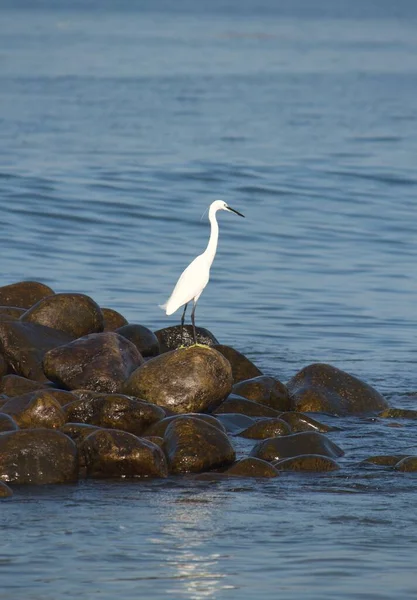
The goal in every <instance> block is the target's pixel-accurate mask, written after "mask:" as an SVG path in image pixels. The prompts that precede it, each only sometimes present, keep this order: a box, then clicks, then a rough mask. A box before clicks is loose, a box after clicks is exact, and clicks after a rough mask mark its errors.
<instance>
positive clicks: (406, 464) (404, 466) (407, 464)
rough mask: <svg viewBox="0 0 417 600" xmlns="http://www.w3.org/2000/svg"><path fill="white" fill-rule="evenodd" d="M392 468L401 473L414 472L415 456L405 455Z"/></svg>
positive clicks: (416, 464)
mask: <svg viewBox="0 0 417 600" xmlns="http://www.w3.org/2000/svg"><path fill="white" fill-rule="evenodd" d="M394 469H395V470H396V471H402V472H403V473H415V472H416V471H417V456H406V457H405V458H403V459H402V460H400V461H399V462H398V463H397V464H396V465H395V467H394Z"/></svg>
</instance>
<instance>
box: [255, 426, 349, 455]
mask: <svg viewBox="0 0 417 600" xmlns="http://www.w3.org/2000/svg"><path fill="white" fill-rule="evenodd" d="M302 454H319V455H320V456H330V457H331V458H337V457H338V456H343V454H344V452H343V450H342V449H341V448H339V446H337V445H336V444H335V443H334V442H332V441H330V440H329V439H328V438H327V437H326V436H325V435H323V434H321V433H315V432H313V431H304V432H303V433H293V434H291V435H284V436H282V437H274V438H268V439H266V440H262V441H261V442H258V443H257V444H256V445H255V446H254V447H253V448H252V452H251V453H250V455H251V456H256V457H257V458H262V459H263V460H267V461H268V462H273V461H275V460H280V459H281V458H290V457H292V456H300V455H302Z"/></svg>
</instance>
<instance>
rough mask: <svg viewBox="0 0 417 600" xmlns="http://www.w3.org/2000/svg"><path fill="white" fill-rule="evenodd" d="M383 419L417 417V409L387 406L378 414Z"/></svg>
mask: <svg viewBox="0 0 417 600" xmlns="http://www.w3.org/2000/svg"><path fill="white" fill-rule="evenodd" d="M378 417H380V418H381V419H417V410H412V409H405V408H387V409H386V410H383V411H382V412H380V413H379V414H378Z"/></svg>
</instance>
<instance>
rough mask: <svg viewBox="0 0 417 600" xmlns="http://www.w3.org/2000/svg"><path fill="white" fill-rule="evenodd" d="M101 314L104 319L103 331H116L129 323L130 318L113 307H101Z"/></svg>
mask: <svg viewBox="0 0 417 600" xmlns="http://www.w3.org/2000/svg"><path fill="white" fill-rule="evenodd" d="M101 314H102V315H103V319H104V326H103V331H116V329H118V328H119V327H123V325H127V324H128V320H127V319H125V317H124V316H123V315H121V314H120V313H119V312H117V310H113V309H112V308H101Z"/></svg>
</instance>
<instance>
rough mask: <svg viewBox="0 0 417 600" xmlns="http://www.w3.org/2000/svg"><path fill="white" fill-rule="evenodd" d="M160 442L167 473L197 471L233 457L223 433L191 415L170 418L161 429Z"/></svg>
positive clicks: (229, 462)
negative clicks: (165, 458)
mask: <svg viewBox="0 0 417 600" xmlns="http://www.w3.org/2000/svg"><path fill="white" fill-rule="evenodd" d="M164 442H165V444H164V448H165V452H166V455H167V458H168V466H169V470H170V472H171V473H189V472H192V473H201V471H207V470H209V469H215V468H217V467H222V466H226V465H228V464H231V463H233V462H234V460H235V451H234V449H233V446H232V445H231V443H230V441H229V438H228V437H227V435H226V434H225V433H223V432H222V431H220V430H219V429H218V428H217V427H213V425H210V424H209V423H205V422H204V421H202V420H201V419H196V418H195V417H186V416H181V417H178V418H176V419H174V420H173V421H172V423H171V424H170V425H169V426H168V427H167V429H166V431H165V435H164Z"/></svg>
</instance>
